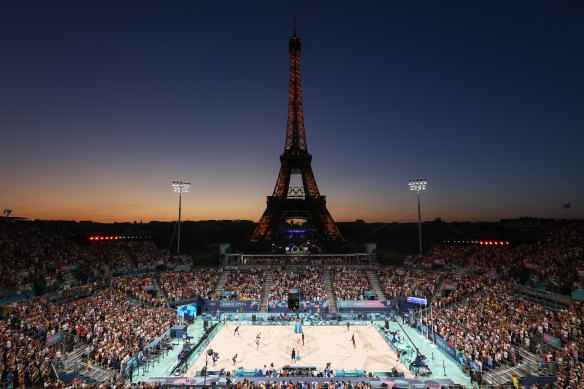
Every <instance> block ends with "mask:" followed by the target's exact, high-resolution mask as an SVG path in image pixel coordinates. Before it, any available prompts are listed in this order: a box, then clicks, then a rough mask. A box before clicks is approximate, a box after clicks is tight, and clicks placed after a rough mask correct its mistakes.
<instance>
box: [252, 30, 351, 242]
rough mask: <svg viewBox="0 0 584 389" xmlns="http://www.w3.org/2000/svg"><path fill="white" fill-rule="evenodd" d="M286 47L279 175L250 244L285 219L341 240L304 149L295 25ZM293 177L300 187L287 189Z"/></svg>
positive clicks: (298, 41)
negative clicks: (285, 113) (286, 81)
mask: <svg viewBox="0 0 584 389" xmlns="http://www.w3.org/2000/svg"><path fill="white" fill-rule="evenodd" d="M288 47H289V49H290V54H291V57H292V59H291V61H290V92H289V96H288V125H287V127H286V144H285V147H284V153H283V154H282V155H281V156H280V162H281V166H280V173H279V174H278V180H277V181H276V187H275V188H274V193H273V194H272V195H271V196H268V200H267V207H266V210H265V211H264V214H263V215H262V217H261V219H260V221H259V223H258V225H257V226H256V228H255V231H254V233H253V235H252V237H251V241H252V242H257V241H261V240H268V239H270V238H271V237H272V236H273V233H274V231H276V229H277V227H278V226H279V225H280V224H281V223H282V222H284V221H286V220H289V219H304V220H306V221H308V222H309V223H311V224H312V225H313V226H314V227H315V229H316V230H317V231H319V232H320V234H321V235H322V237H323V238H324V239H328V240H343V237H342V236H341V233H340V231H339V228H338V227H337V225H336V224H335V221H334V220H333V218H332V216H331V214H330V213H329V211H328V209H327V208H326V199H325V196H322V195H321V194H320V192H319V191H318V187H317V186H316V180H315V178H314V173H313V172H312V167H311V165H310V163H311V161H312V155H310V154H309V153H308V150H307V149H306V135H305V133H304V115H303V112H302V88H301V84H300V37H299V36H298V35H296V25H295V26H294V34H293V35H292V36H291V37H290V43H289V45H288ZM293 174H298V175H300V177H301V178H302V186H301V187H299V186H292V187H291V186H290V177H291V176H292V175H293Z"/></svg>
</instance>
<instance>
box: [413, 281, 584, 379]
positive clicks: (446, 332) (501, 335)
mask: <svg viewBox="0 0 584 389" xmlns="http://www.w3.org/2000/svg"><path fill="white" fill-rule="evenodd" d="M512 288H513V284H512V283H510V282H508V281H501V280H494V279H492V278H489V277H486V276H479V277H478V278H475V279H474V282H473V284H472V285H471V284H469V287H468V288H466V292H467V296H466V299H465V300H464V301H460V302H459V303H458V304H444V303H443V301H441V300H438V301H435V302H434V303H433V304H434V306H433V312H432V315H431V316H430V318H431V319H430V320H432V322H431V324H432V325H433V326H434V327H433V328H434V329H435V330H436V332H437V333H438V334H439V335H441V336H442V337H443V338H444V339H445V340H446V341H447V342H449V343H450V344H451V345H452V346H453V347H455V348H457V349H458V350H459V351H461V352H462V353H463V354H465V355H466V356H467V357H468V358H469V359H470V360H472V361H474V362H475V363H477V364H478V365H479V366H480V367H481V368H482V369H486V368H489V369H490V368H496V367H500V366H508V365H514V364H516V363H517V360H518V349H517V348H518V347H520V346H523V347H529V346H530V345H532V346H533V344H534V342H536V340H537V339H541V338H542V337H543V334H544V333H545V334H549V335H552V336H554V337H557V338H558V339H559V340H560V341H561V343H562V344H564V345H569V344H572V343H573V342H575V341H578V340H579V339H582V331H583V330H584V327H583V324H584V322H583V321H582V320H583V319H582V318H584V309H583V307H584V305H583V304H582V303H580V302H576V303H574V305H573V306H572V307H571V309H559V310H557V311H553V310H550V309H547V308H545V307H543V306H541V305H537V304H534V303H531V302H527V301H524V300H520V299H518V298H516V297H514V296H511V295H510V294H509V293H510V291H511V289H512ZM423 320H424V321H426V318H424V319H423Z"/></svg>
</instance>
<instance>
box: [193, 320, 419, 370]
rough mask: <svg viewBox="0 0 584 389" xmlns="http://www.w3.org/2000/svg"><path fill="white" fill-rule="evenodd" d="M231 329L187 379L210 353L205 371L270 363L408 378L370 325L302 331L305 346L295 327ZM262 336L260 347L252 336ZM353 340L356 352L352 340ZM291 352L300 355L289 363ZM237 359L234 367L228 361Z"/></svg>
mask: <svg viewBox="0 0 584 389" xmlns="http://www.w3.org/2000/svg"><path fill="white" fill-rule="evenodd" d="M236 327H237V325H235V324H226V325H224V326H223V328H221V329H220V330H219V332H218V333H217V335H216V336H215V338H213V340H212V341H211V343H210V344H209V346H208V347H207V349H205V350H204V351H203V353H202V354H201V356H200V357H199V358H198V359H197V360H196V361H195V362H194V363H193V365H192V366H191V367H190V368H189V369H188V371H187V373H186V375H188V376H193V375H195V373H196V371H197V370H201V368H202V367H203V366H205V356H206V355H207V350H208V349H209V348H211V349H213V351H214V352H217V353H219V359H218V360H217V362H216V364H215V366H213V364H212V361H211V358H209V370H220V369H222V368H224V369H225V370H226V371H233V370H235V369H236V368H243V369H256V368H263V367H264V365H265V366H267V367H269V366H270V363H273V364H274V368H275V369H276V370H280V369H281V368H282V367H283V366H285V365H291V366H315V367H316V368H317V370H320V371H322V370H324V369H325V367H326V364H327V363H328V362H330V363H331V369H333V370H337V369H338V370H340V369H345V370H365V371H366V372H367V373H369V372H376V371H391V369H392V368H394V367H395V368H396V369H397V370H398V371H401V372H404V373H406V377H410V376H411V373H410V372H409V371H408V370H407V368H406V367H405V366H404V364H403V363H402V362H401V361H399V360H398V358H397V355H396V353H395V352H394V351H393V350H392V349H391V348H390V347H389V345H388V344H387V343H386V342H385V340H384V339H383V338H382V337H381V335H379V333H378V332H377V330H376V329H375V328H374V327H373V325H370V324H369V325H363V326H351V328H350V330H349V331H347V327H346V326H303V331H304V345H302V339H301V335H300V334H295V333H294V326H292V325H290V326H254V325H245V326H243V325H242V326H240V327H239V334H235V335H234V330H235V328H236ZM258 334H260V343H259V347H258V346H257V344H256V336H257V335H258ZM353 334H354V336H355V347H353V342H352V341H351V337H352V336H353ZM292 349H294V350H295V351H296V353H297V354H298V352H299V353H300V360H294V361H292V360H291V353H292ZM235 354H237V355H238V356H237V362H236V364H235V365H234V364H233V361H232V358H233V356H234V355H235Z"/></svg>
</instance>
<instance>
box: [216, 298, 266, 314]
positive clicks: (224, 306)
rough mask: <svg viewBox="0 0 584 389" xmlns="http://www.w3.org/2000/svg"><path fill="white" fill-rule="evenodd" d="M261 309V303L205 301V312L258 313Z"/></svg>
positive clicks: (249, 301)
mask: <svg viewBox="0 0 584 389" xmlns="http://www.w3.org/2000/svg"><path fill="white" fill-rule="evenodd" d="M259 308H260V302H259V301H251V300H248V301H239V300H220V301H217V300H207V301H205V310H207V311H216V310H220V311H226V312H236V311H241V310H243V312H257V311H258V310H259Z"/></svg>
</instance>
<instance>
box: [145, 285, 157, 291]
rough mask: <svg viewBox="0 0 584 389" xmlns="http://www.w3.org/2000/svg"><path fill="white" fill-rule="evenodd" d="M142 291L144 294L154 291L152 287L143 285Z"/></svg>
mask: <svg viewBox="0 0 584 389" xmlns="http://www.w3.org/2000/svg"><path fill="white" fill-rule="evenodd" d="M142 290H144V291H146V292H147V291H149V290H154V285H143V286H142Z"/></svg>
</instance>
